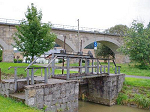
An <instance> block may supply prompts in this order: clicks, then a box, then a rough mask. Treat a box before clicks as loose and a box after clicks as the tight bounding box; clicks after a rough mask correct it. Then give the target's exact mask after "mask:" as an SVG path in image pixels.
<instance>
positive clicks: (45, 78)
mask: <svg viewBox="0 0 150 112" xmlns="http://www.w3.org/2000/svg"><path fill="white" fill-rule="evenodd" d="M44 80H45V83H47V82H48V81H47V68H45V75H44Z"/></svg>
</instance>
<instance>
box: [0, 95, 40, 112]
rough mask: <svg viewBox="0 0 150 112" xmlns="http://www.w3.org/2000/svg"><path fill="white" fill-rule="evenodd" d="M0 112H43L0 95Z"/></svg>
mask: <svg viewBox="0 0 150 112" xmlns="http://www.w3.org/2000/svg"><path fill="white" fill-rule="evenodd" d="M0 112H43V111H41V110H38V109H35V108H31V107H28V106H26V105H25V104H23V103H22V102H17V101H14V100H12V99H10V98H5V97H3V96H1V95H0Z"/></svg>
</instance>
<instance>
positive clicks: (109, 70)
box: [108, 60, 110, 74]
mask: <svg viewBox="0 0 150 112" xmlns="http://www.w3.org/2000/svg"><path fill="white" fill-rule="evenodd" d="M108 74H110V60H108Z"/></svg>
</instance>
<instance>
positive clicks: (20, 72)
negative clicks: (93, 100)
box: [0, 62, 76, 79]
mask: <svg viewBox="0 0 150 112" xmlns="http://www.w3.org/2000/svg"><path fill="white" fill-rule="evenodd" d="M28 65H29V64H27V63H6V62H0V68H1V70H2V79H6V78H9V77H13V76H14V68H11V69H10V70H8V68H9V67H10V66H11V67H17V66H20V67H27V66H28ZM34 67H40V66H37V65H34ZM29 73H30V74H31V70H30V72H29ZM42 73H43V75H44V69H42ZM61 73H62V71H61V70H58V69H57V70H55V74H61ZM70 73H76V72H75V71H70ZM64 74H66V70H64ZM35 75H36V76H40V75H41V69H39V70H37V71H36V72H35ZM17 76H19V77H26V76H27V71H25V68H17Z"/></svg>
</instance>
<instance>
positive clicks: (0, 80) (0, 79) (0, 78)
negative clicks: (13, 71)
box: [0, 68, 2, 82]
mask: <svg viewBox="0 0 150 112" xmlns="http://www.w3.org/2000/svg"><path fill="white" fill-rule="evenodd" d="M0 82H2V77H1V68H0Z"/></svg>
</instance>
